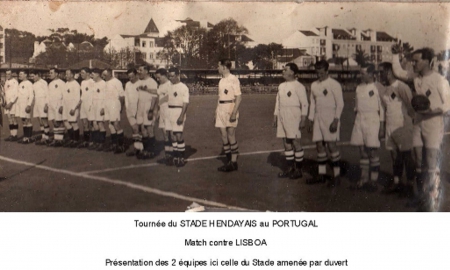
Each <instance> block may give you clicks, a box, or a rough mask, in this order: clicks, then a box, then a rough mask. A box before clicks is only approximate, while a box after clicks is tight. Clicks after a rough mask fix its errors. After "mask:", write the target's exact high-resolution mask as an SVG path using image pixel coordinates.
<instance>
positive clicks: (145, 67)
mask: <svg viewBox="0 0 450 270" xmlns="http://www.w3.org/2000/svg"><path fill="white" fill-rule="evenodd" d="M141 67H143V68H144V69H145V70H147V71H148V72H150V67H149V66H148V65H145V64H144V65H141Z"/></svg>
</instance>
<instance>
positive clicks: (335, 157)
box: [326, 141, 341, 187]
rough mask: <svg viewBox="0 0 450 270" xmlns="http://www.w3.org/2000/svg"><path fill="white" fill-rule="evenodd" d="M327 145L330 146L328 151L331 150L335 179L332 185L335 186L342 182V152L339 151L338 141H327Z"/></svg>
mask: <svg viewBox="0 0 450 270" xmlns="http://www.w3.org/2000/svg"><path fill="white" fill-rule="evenodd" d="M326 145H327V147H328V152H330V156H331V158H330V159H331V167H332V168H333V180H332V181H331V182H330V186H331V187H334V186H338V185H339V184H340V176H341V153H340V152H339V148H338V146H337V143H336V141H332V142H326Z"/></svg>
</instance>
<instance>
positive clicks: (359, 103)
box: [355, 83, 385, 122]
mask: <svg viewBox="0 0 450 270" xmlns="http://www.w3.org/2000/svg"><path fill="white" fill-rule="evenodd" d="M355 101H356V103H355V111H356V112H358V113H373V112H377V113H378V114H379V115H380V121H381V122H384V119H385V115H384V107H383V104H381V99H380V94H379V90H378V88H377V86H376V85H375V83H369V84H365V83H362V84H360V85H358V86H357V87H356V99H355Z"/></svg>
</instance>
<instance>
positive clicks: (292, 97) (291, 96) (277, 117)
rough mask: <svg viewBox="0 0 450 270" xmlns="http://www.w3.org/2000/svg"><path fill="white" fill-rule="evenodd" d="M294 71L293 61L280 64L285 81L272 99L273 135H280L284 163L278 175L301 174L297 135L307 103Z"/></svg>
mask: <svg viewBox="0 0 450 270" xmlns="http://www.w3.org/2000/svg"><path fill="white" fill-rule="evenodd" d="M298 72H299V70H298V67H297V65H296V64H294V63H287V64H286V65H285V66H284V69H283V78H284V79H285V82H283V83H282V84H280V86H278V93H277V97H276V102H275V111H274V119H273V126H274V127H275V128H276V129H277V138H282V139H283V143H284V149H285V152H284V153H285V158H286V161H287V165H288V166H287V168H286V169H285V170H283V171H282V172H280V173H279V174H278V177H280V178H286V177H289V178H291V179H298V178H301V177H302V176H303V174H302V165H303V157H304V151H303V147H302V144H301V142H300V138H301V137H302V134H301V130H302V129H303V128H305V126H306V116H307V115H308V107H309V104H308V97H307V95H306V89H305V87H304V86H303V84H301V83H300V82H299V81H297V74H298Z"/></svg>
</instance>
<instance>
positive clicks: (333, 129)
mask: <svg viewBox="0 0 450 270" xmlns="http://www.w3.org/2000/svg"><path fill="white" fill-rule="evenodd" d="M338 124H339V119H334V120H333V123H331V125H330V132H331V133H335V132H336V131H337V130H338Z"/></svg>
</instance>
